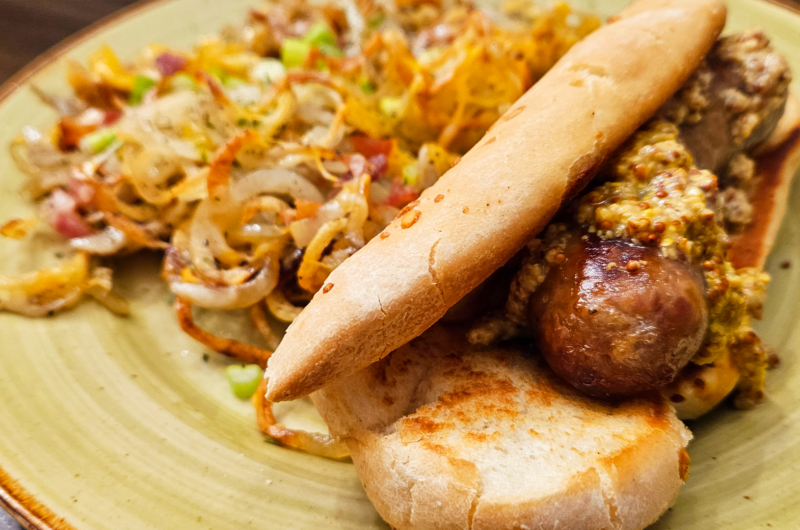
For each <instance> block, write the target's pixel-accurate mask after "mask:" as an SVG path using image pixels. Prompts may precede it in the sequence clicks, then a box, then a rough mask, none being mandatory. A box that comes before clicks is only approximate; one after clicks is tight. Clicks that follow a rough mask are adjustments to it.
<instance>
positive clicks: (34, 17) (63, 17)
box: [0, 0, 134, 528]
mask: <svg viewBox="0 0 800 530" xmlns="http://www.w3.org/2000/svg"><path fill="white" fill-rule="evenodd" d="M132 3H134V1H133V0H0V82H3V81H5V80H6V79H8V78H9V77H10V76H11V75H12V74H14V73H15V72H16V71H17V70H19V69H20V68H22V67H23V66H25V65H26V64H28V63H29V62H30V61H32V60H33V59H34V58H35V57H36V56H37V55H39V54H40V53H42V52H43V51H45V50H47V49H48V48H50V47H51V46H53V45H55V44H57V43H58V42H60V41H62V40H64V39H65V38H66V37H68V36H70V35H72V34H73V33H75V32H76V31H78V30H80V29H82V28H84V27H86V26H88V25H89V24H91V23H92V22H95V21H97V20H98V19H100V18H103V17H105V16H107V15H109V14H111V13H113V12H114V11H116V10H118V9H120V8H123V7H125V6H127V5H130V4H132ZM0 528H1V527H0Z"/></svg>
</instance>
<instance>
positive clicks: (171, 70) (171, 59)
mask: <svg viewBox="0 0 800 530" xmlns="http://www.w3.org/2000/svg"><path fill="white" fill-rule="evenodd" d="M187 64H189V61H188V60H187V59H186V58H185V57H181V56H180V55H175V54H174V53H162V54H161V55H159V56H158V57H156V69H158V71H159V72H160V73H161V75H172V74H175V73H178V72H180V71H181V70H183V69H184V68H186V65H187Z"/></svg>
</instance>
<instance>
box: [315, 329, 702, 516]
mask: <svg viewBox="0 0 800 530" xmlns="http://www.w3.org/2000/svg"><path fill="white" fill-rule="evenodd" d="M463 336H464V332H463V330H461V329H456V330H447V329H444V328H442V327H440V326H438V325H437V326H435V327H434V328H432V329H431V330H429V331H427V332H426V333H425V334H423V335H422V336H421V337H419V338H417V339H415V340H413V341H412V342H411V343H409V344H407V345H406V346H403V347H402V348H400V349H399V350H397V351H396V352H394V353H393V354H392V355H390V356H389V357H387V358H385V359H383V360H382V361H380V362H378V363H376V364H374V365H372V366H370V367H368V368H366V369H364V370H362V371H361V372H359V373H357V374H354V375H352V376H350V377H347V378H345V379H343V380H341V381H339V382H337V383H335V384H333V385H331V386H329V387H326V388H325V389H323V390H321V391H319V392H317V393H315V394H313V395H312V398H313V400H314V403H315V404H316V405H317V408H318V409H319V411H320V413H321V414H322V416H323V418H324V419H325V420H326V421H327V422H328V425H329V426H330V429H331V432H332V433H333V434H335V435H338V436H341V437H342V438H343V439H344V440H345V441H346V443H347V445H348V446H349V448H350V451H351V454H352V457H353V461H354V463H355V466H356V470H357V471H358V475H359V477H360V478H361V481H362V482H363V483H364V484H365V489H366V492H367V495H368V496H369V498H370V500H371V501H372V502H373V504H374V505H375V507H376V508H377V510H378V512H379V513H380V514H381V516H383V518H384V519H385V520H386V521H387V522H388V523H389V524H390V525H392V526H393V527H394V528H396V529H398V530H410V529H414V530H423V529H425V530H427V529H451V530H458V529H465V530H466V529H472V530H490V529H491V530H503V529H519V528H530V529H534V528H536V529H540V530H546V529H556V528H570V529H572V530H580V529H586V530H597V529H598V528H603V529H608V530H611V529H625V530H636V529H641V528H644V527H645V526H647V525H648V524H650V523H652V522H653V521H655V520H656V519H657V518H658V517H659V516H660V515H661V514H662V513H663V512H664V511H665V510H666V509H667V508H668V507H669V506H670V505H671V504H672V503H673V502H674V500H675V498H676V496H677V493H678V490H679V488H680V486H681V485H682V484H683V481H684V480H685V478H686V474H687V470H688V456H687V455H686V452H685V447H686V444H687V443H688V441H689V438H690V434H689V431H688V430H687V429H686V428H685V427H684V426H683V424H682V423H681V422H680V421H678V419H677V418H676V417H675V412H674V410H673V409H672V407H670V406H669V405H668V404H666V402H664V401H663V400H660V399H658V398H654V399H653V400H648V399H635V400H628V401H625V402H622V403H619V404H616V405H614V404H609V403H603V402H598V401H594V400H592V399H590V398H588V397H586V396H584V395H582V394H580V393H579V392H577V391H575V390H574V389H572V388H571V387H570V386H568V385H566V384H565V383H563V382H562V381H560V380H559V379H558V378H557V377H556V376H555V375H554V374H553V373H552V372H551V371H550V369H549V368H548V367H547V365H546V364H545V363H544V361H542V360H541V359H538V358H531V357H530V356H527V355H526V354H525V353H524V352H522V351H520V350H516V349H512V348H492V349H487V350H481V349H476V348H474V347H471V346H469V345H468V344H467V343H466V341H465V340H464V338H463Z"/></svg>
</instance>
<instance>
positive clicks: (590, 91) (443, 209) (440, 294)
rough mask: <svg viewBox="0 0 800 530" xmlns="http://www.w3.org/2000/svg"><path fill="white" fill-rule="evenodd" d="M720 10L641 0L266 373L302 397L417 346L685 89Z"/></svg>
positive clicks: (318, 313)
mask: <svg viewBox="0 0 800 530" xmlns="http://www.w3.org/2000/svg"><path fill="white" fill-rule="evenodd" d="M725 13H726V10H725V4H724V2H722V0H672V1H666V0H641V1H639V2H636V3H635V4H633V6H632V7H630V8H629V9H628V10H626V11H623V12H622V13H620V14H619V15H618V16H617V17H614V21H613V23H611V24H609V25H608V26H605V27H603V28H601V29H599V30H598V31H596V32H595V33H593V34H591V35H589V36H588V37H586V39H584V40H583V41H582V42H580V43H578V44H577V45H575V46H574V47H573V48H572V49H571V50H570V51H569V52H568V53H567V54H566V55H565V56H564V57H563V58H562V59H561V60H560V61H559V62H558V63H557V64H556V65H555V66H554V67H553V68H552V69H551V70H550V71H549V72H548V73H547V74H546V75H545V76H544V77H543V78H542V79H541V80H540V81H539V82H538V83H537V84H536V85H534V86H533V88H531V89H530V90H529V91H528V92H527V93H526V94H525V95H523V96H522V97H521V98H520V99H519V100H518V101H517V102H516V103H515V104H514V105H513V106H512V107H511V108H510V109H509V110H508V112H506V114H505V115H504V116H503V117H502V118H500V120H499V121H498V122H497V123H496V124H495V125H494V127H492V128H491V129H490V130H489V131H488V132H487V134H486V136H485V137H484V138H483V139H482V140H481V141H480V142H479V143H478V144H477V145H476V146H475V147H474V148H473V149H472V150H470V152H469V153H467V154H466V155H465V156H464V158H463V160H461V162H460V163H459V164H458V165H456V166H455V167H454V168H453V169H451V170H450V171H449V172H447V173H446V174H445V175H444V176H443V177H442V178H441V179H440V180H439V181H438V182H437V183H436V184H435V185H434V186H432V187H431V188H429V189H428V190H426V191H425V192H424V193H423V194H422V196H421V197H420V199H419V200H418V201H415V202H414V203H412V204H410V205H409V206H408V207H407V208H406V210H405V211H403V212H401V214H400V215H399V216H398V218H397V219H395V221H393V222H392V224H391V225H390V226H389V227H388V228H387V229H386V231H385V235H384V236H383V237H379V238H375V239H373V240H372V241H371V242H370V243H369V244H368V245H367V246H365V247H364V248H363V249H361V250H360V251H358V252H357V253H356V254H355V255H354V256H352V257H351V258H349V259H348V260H347V261H345V263H344V264H342V265H341V266H340V267H339V268H338V269H336V270H335V271H334V272H333V273H332V274H331V275H330V277H329V278H328V283H327V286H326V288H325V289H323V290H322V291H320V292H318V293H317V295H316V296H315V297H314V299H313V300H312V302H311V303H310V304H309V306H308V307H307V308H306V309H305V310H304V311H303V312H302V313H301V315H300V316H299V317H298V318H297V319H296V320H295V322H294V323H293V324H292V325H291V326H290V327H289V330H288V333H287V335H286V337H285V338H284V340H283V342H282V343H281V345H280V347H279V348H278V349H277V351H276V352H275V354H274V355H273V357H272V359H271V360H270V363H269V368H268V371H267V376H268V377H269V379H270V382H269V392H268V396H269V398H270V399H272V400H276V401H281V400H286V399H294V398H297V397H300V396H303V395H306V394H308V393H310V392H312V391H314V390H316V389H318V388H321V387H322V386H324V385H326V384H328V383H331V382H333V381H336V380H338V379H340V378H342V377H344V376H345V375H347V374H351V373H354V372H355V371H357V370H359V369H361V368H363V367H365V366H367V365H368V364H370V363H372V362H374V361H376V360H378V359H380V358H382V357H384V356H385V355H387V354H388V353H389V352H391V351H392V350H394V349H396V348H397V347H399V346H400V345H402V344H404V343H406V342H408V341H409V340H410V339H412V338H414V337H416V336H418V335H419V334H421V333H422V332H423V331H424V330H425V329H427V328H428V327H430V326H431V325H432V324H433V323H434V322H436V321H437V320H439V319H440V318H441V317H442V316H443V315H444V313H445V312H446V311H447V309H448V308H449V307H451V306H452V305H453V304H455V303H456V302H457V301H458V300H459V299H460V298H461V297H462V296H464V295H465V294H466V293H468V292H469V291H470V290H472V289H473V288H474V287H476V286H477V285H478V284H479V283H480V282H482V281H483V280H485V279H486V278H487V277H488V276H489V275H490V274H491V273H492V272H494V271H495V270H497V268H499V267H500V266H501V265H502V264H503V263H505V262H506V261H507V260H508V259H509V258H510V257H511V256H513V255H514V253H516V252H517V251H518V250H519V249H520V248H522V246H523V245H524V244H525V242H526V241H527V240H528V239H530V238H531V237H532V236H533V235H534V234H536V233H537V232H538V231H539V230H541V229H542V228H543V227H544V226H545V225H546V224H547V222H548V221H549V220H550V218H551V217H552V216H553V215H554V214H555V212H556V211H557V210H558V208H559V207H560V205H561V204H562V202H564V201H566V200H568V199H569V198H571V197H572V196H574V195H575V194H576V193H577V192H578V191H580V189H581V188H582V187H583V186H584V185H585V184H586V182H587V181H588V180H589V179H590V178H591V177H592V176H593V175H594V173H595V172H596V171H597V169H598V168H599V166H600V165H601V164H602V163H603V161H604V160H605V159H606V158H607V157H608V156H609V155H610V154H611V153H613V152H614V151H615V150H616V149H617V147H619V145H620V144H621V143H622V142H623V141H624V140H625V139H626V138H627V137H628V136H630V135H631V134H632V133H633V132H634V131H635V130H636V129H637V128H638V127H639V126H640V125H641V124H642V123H643V122H644V121H646V120H647V119H648V118H649V117H650V116H651V115H652V114H653V113H654V112H655V111H656V110H657V109H658V108H659V107H660V106H661V105H662V104H663V103H664V102H665V101H666V100H667V99H668V98H669V97H670V96H671V95H672V94H673V93H674V92H675V91H676V90H677V89H678V88H679V87H680V86H681V85H682V84H683V83H684V81H685V80H686V79H687V78H688V76H689V75H690V74H691V72H692V71H693V70H694V69H695V68H696V67H697V66H698V64H699V63H700V61H701V60H702V58H703V57H704V56H705V54H706V53H707V52H708V50H709V49H710V48H711V46H712V44H713V43H714V41H715V40H716V38H717V36H718V35H719V33H720V31H721V30H722V27H723V26H724V24H725Z"/></svg>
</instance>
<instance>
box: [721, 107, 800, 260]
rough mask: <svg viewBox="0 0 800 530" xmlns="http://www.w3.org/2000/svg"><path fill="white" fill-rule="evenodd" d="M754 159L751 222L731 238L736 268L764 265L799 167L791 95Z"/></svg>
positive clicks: (799, 115)
mask: <svg viewBox="0 0 800 530" xmlns="http://www.w3.org/2000/svg"><path fill="white" fill-rule="evenodd" d="M755 160H756V177H755V178H756V182H757V183H756V188H755V192H754V193H753V197H752V198H751V203H752V204H753V211H754V212H755V213H754V217H753V222H752V224H751V225H750V226H749V227H748V228H747V229H746V230H745V231H744V232H742V233H740V234H737V235H735V236H733V237H732V238H731V239H732V243H733V246H732V247H731V253H730V256H731V262H732V263H733V265H734V266H735V267H737V268H738V267H764V265H765V264H766V262H767V256H769V253H770V250H772V245H773V244H774V243H775V237H776V236H777V235H778V229H779V228H780V226H781V222H782V221H783V216H784V214H785V213H786V206H787V203H788V202H789V191H791V187H792V180H793V179H794V177H795V174H796V173H797V170H798V168H799V167H800V102H798V100H797V97H796V96H794V95H793V94H790V95H789V100H788V101H787V102H786V110H785V111H784V113H783V116H782V117H781V120H780V121H779V122H778V126H777V127H776V128H775V132H774V133H773V134H772V136H771V137H770V139H769V140H767V142H766V143H765V145H763V146H761V148H760V149H759V151H758V153H757V155H756V157H755Z"/></svg>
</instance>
